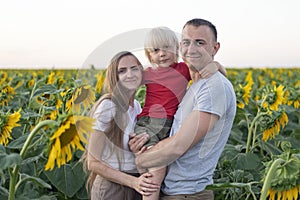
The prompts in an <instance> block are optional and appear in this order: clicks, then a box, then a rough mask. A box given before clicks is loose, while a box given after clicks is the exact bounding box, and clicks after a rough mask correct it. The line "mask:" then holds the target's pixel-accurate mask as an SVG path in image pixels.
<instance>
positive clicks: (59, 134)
mask: <svg viewBox="0 0 300 200" xmlns="http://www.w3.org/2000/svg"><path fill="white" fill-rule="evenodd" d="M93 123H94V119H92V118H89V117H84V116H73V115H70V116H68V117H66V119H65V121H63V122H62V123H61V126H60V127H59V128H58V129H57V130H56V132H55V133H54V134H53V135H52V137H51V138H50V141H51V147H50V153H49V156H48V162H47V164H46V165H45V170H52V169H53V168H54V165H55V162H56V165H57V166H58V167H60V166H61V165H64V164H66V163H67V162H68V161H70V160H71V159H72V157H73V155H72V150H73V151H76V150H77V149H79V150H82V151H84V147H83V146H82V143H87V138H88V136H89V133H90V132H91V131H92V126H93Z"/></svg>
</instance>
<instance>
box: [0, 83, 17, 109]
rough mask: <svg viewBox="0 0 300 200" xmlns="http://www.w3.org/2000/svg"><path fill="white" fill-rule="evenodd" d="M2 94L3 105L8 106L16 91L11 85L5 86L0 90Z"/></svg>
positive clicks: (0, 98) (0, 97)
mask: <svg viewBox="0 0 300 200" xmlns="http://www.w3.org/2000/svg"><path fill="white" fill-rule="evenodd" d="M0 94H1V96H0V100H1V105H2V106H4V105H6V106H8V102H9V101H10V100H11V99H12V98H13V95H14V94H15V89H14V88H12V87H10V86H9V85H5V86H4V87H2V89H1V90H0Z"/></svg>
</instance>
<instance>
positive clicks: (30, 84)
mask: <svg viewBox="0 0 300 200" xmlns="http://www.w3.org/2000/svg"><path fill="white" fill-rule="evenodd" d="M33 85H34V79H31V80H30V81H28V83H27V86H28V87H32V86H33Z"/></svg>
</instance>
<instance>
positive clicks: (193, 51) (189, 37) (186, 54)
mask: <svg viewBox="0 0 300 200" xmlns="http://www.w3.org/2000/svg"><path fill="white" fill-rule="evenodd" d="M213 38H214V37H213V33H212V31H211V30H210V28H209V27H208V26H204V25H202V26H198V27H195V26H192V25H187V26H186V27H185V28H184V29H183V31H182V39H181V43H180V46H181V54H182V59H183V60H184V61H185V62H186V63H187V64H188V65H189V66H194V67H195V68H197V69H199V68H203V67H204V66H206V65H207V64H208V63H209V62H211V61H212V60H213V58H214V55H215V54H216V53H217V51H218V49H219V47H220V44H219V43H218V42H216V41H214V39H213Z"/></svg>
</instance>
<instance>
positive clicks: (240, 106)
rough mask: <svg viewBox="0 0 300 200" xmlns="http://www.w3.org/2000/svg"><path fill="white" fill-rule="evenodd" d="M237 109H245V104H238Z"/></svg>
mask: <svg viewBox="0 0 300 200" xmlns="http://www.w3.org/2000/svg"><path fill="white" fill-rule="evenodd" d="M237 107H239V108H241V109H243V108H244V107H245V104H244V103H243V102H238V104H237Z"/></svg>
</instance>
